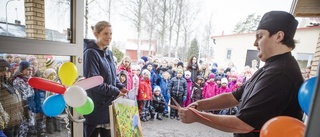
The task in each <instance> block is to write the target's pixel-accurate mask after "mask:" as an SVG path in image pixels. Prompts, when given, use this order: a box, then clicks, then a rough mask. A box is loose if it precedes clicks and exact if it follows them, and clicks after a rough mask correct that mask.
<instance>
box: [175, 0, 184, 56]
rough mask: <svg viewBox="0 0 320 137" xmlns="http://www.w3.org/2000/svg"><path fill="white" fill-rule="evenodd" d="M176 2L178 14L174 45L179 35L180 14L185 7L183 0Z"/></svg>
mask: <svg viewBox="0 0 320 137" xmlns="http://www.w3.org/2000/svg"><path fill="white" fill-rule="evenodd" d="M177 2H178V4H177V5H178V11H177V12H178V16H177V22H176V27H177V31H176V44H175V46H176V47H177V46H179V36H180V28H181V23H182V15H183V12H184V8H185V6H186V5H185V4H186V3H185V2H186V1H183V0H177ZM175 57H177V55H176V54H175Z"/></svg>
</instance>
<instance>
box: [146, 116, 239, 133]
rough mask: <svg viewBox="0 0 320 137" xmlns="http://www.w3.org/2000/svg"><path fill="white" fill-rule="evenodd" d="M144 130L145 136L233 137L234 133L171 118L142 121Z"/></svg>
mask: <svg viewBox="0 0 320 137" xmlns="http://www.w3.org/2000/svg"><path fill="white" fill-rule="evenodd" d="M142 132H143V136H144V137H233V134H232V133H226V132H222V131H219V130H215V129H212V128H210V127H207V126H205V125H201V124H199V123H193V124H184V123H181V122H180V121H178V120H176V119H170V118H163V120H162V121H160V120H157V119H154V120H149V121H147V122H142Z"/></svg>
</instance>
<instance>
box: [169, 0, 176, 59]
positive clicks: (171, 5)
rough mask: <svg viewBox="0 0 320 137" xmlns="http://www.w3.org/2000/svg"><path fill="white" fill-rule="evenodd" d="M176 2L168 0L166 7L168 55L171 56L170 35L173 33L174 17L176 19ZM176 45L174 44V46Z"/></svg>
mask: <svg viewBox="0 0 320 137" xmlns="http://www.w3.org/2000/svg"><path fill="white" fill-rule="evenodd" d="M178 3H179V0H170V1H169V8H168V12H167V13H168V28H169V29H168V31H169V44H168V49H169V50H168V53H169V54H168V56H169V57H171V51H174V50H172V44H171V43H172V37H173V36H172V35H173V27H174V25H175V23H176V19H177V14H178V13H177V11H178ZM175 46H177V45H174V47H175Z"/></svg>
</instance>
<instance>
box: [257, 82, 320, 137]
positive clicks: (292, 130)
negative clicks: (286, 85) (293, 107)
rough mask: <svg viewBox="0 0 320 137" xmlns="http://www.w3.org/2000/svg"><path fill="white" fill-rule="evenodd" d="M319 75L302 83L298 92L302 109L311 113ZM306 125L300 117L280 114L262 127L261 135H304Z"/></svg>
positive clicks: (262, 136) (283, 136) (273, 136)
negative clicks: (311, 104)
mask: <svg viewBox="0 0 320 137" xmlns="http://www.w3.org/2000/svg"><path fill="white" fill-rule="evenodd" d="M317 78H318V77H312V78H309V79H307V80H306V81H305V82H303V83H302V85H301V86H300V89H299V92H298V101H299V104H300V107H301V109H302V110H303V112H304V113H305V114H306V115H309V110H310V103H311V101H312V96H313V93H314V92H315V87H316V81H317ZM304 130H305V125H304V124H303V123H302V122H301V121H300V120H298V119H295V118H292V117H288V116H278V117H274V118H272V119H270V120H268V121H267V122H266V123H265V124H264V125H263V127H262V128H261V132H260V137H275V136H276V137H303V134H304Z"/></svg>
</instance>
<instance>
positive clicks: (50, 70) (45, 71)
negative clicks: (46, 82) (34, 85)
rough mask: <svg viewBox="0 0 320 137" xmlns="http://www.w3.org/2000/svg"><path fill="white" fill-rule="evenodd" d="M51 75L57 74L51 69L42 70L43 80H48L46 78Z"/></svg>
mask: <svg viewBox="0 0 320 137" xmlns="http://www.w3.org/2000/svg"><path fill="white" fill-rule="evenodd" d="M51 74H57V72H56V71H55V70H54V69H53V68H47V69H46V70H44V72H43V77H44V78H45V79H48V77H49V76H50V75H51Z"/></svg>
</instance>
